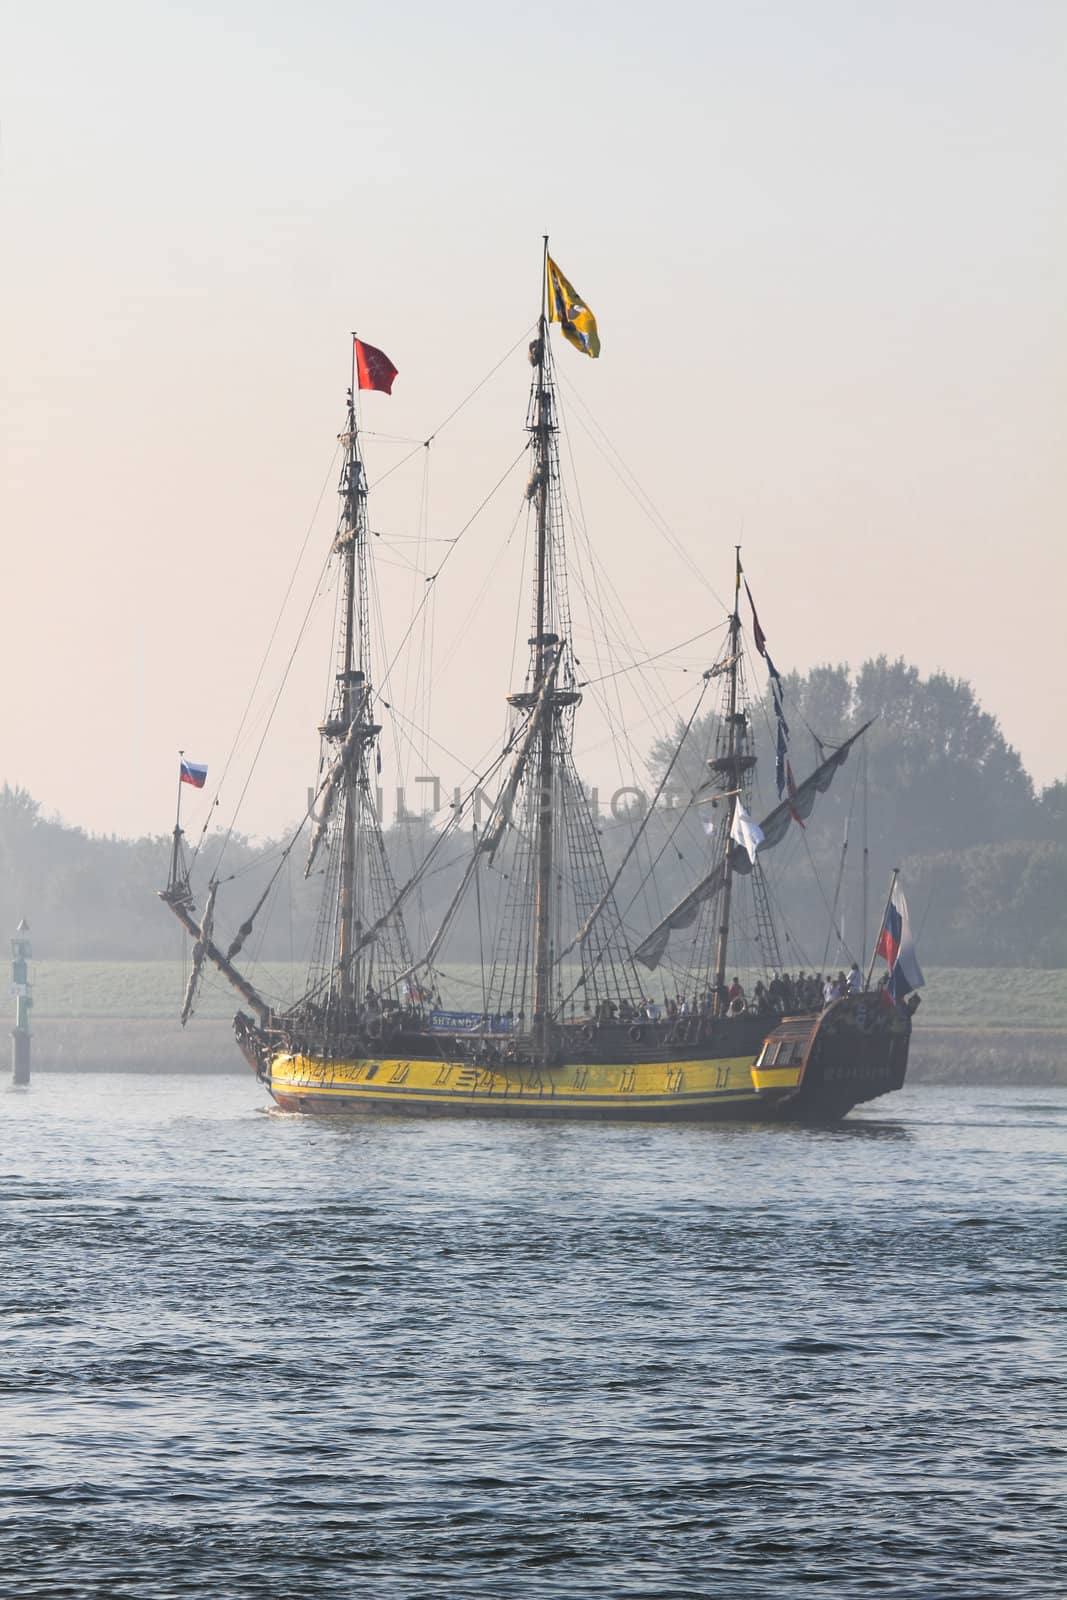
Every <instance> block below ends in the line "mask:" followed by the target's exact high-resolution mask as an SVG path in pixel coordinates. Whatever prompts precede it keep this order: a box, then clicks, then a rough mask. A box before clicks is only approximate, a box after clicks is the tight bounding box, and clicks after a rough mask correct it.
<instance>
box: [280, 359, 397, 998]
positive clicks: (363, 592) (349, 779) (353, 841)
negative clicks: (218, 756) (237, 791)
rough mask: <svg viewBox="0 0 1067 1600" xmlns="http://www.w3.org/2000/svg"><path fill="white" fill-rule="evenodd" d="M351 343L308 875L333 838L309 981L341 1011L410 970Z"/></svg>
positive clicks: (315, 992) (385, 988)
mask: <svg viewBox="0 0 1067 1600" xmlns="http://www.w3.org/2000/svg"><path fill="white" fill-rule="evenodd" d="M356 347H357V341H356V338H355V335H353V364H352V383H351V387H350V388H349V390H348V393H347V397H346V401H347V405H346V415H345V427H344V431H343V432H342V434H341V435H340V443H341V446H342V449H343V451H344V459H343V463H342V467H341V476H340V481H339V483H338V496H339V499H340V513H339V517H338V525H337V533H336V536H335V539H334V546H333V548H334V553H335V554H336V555H337V556H338V558H339V560H340V567H341V572H340V589H341V596H340V606H339V618H338V636H337V645H336V657H335V659H336V671H335V675H334V685H333V693H332V697H331V700H330V704H329V709H328V711H327V714H326V717H325V720H324V721H323V722H322V723H320V725H319V734H320V737H321V739H322V742H323V766H324V767H325V768H326V777H325V779H324V781H323V782H322V784H321V785H320V790H319V801H318V818H317V821H316V826H315V831H314V833H313V835H312V841H311V848H310V850H309V855H308V863H307V868H306V869H305V875H306V874H307V873H310V871H311V868H312V866H313V864H314V862H315V859H316V856H317V854H318V849H319V845H320V844H321V843H322V842H323V840H324V839H325V838H326V836H327V835H328V834H332V836H333V837H332V841H331V845H330V848H329V859H328V862H327V866H326V872H325V878H326V887H325V891H324V896H323V905H322V912H321V914H320V921H319V935H318V939H317V946H318V950H317V957H316V962H315V965H316V966H317V968H318V971H319V974H320V976H319V979H318V981H317V982H313V983H312V989H311V993H312V994H313V995H315V997H316V998H318V997H320V996H321V995H322V993H323V991H325V993H326V995H327V997H328V999H329V1000H331V1001H333V1002H335V1003H336V1004H337V1005H338V1006H339V1007H340V1011H341V1013H342V1014H344V1013H345V1012H347V1011H349V1010H350V1009H351V1008H352V1007H353V1006H358V1005H360V1004H362V1003H363V1002H364V1001H365V1000H366V999H367V998H368V997H370V996H371V993H372V991H373V990H374V980H375V979H376V980H377V991H378V992H385V991H388V990H389V989H392V988H395V986H396V978H397V974H398V973H399V972H400V971H401V969H402V968H404V967H405V966H408V965H410V961H411V954H410V950H409V948H408V943H407V937H406V934H405V933H404V929H403V923H402V921H401V920H400V918H399V916H394V915H390V914H389V908H390V907H391V906H392V904H393V902H394V901H395V898H396V885H395V882H394V881H393V876H392V872H391V869H390V867H389V863H388V859H387V857H386V853H385V844H384V840H383V838H382V833H381V821H380V818H379V816H378V810H377V805H376V802H375V796H374V787H375V785H374V778H373V775H372V771H373V767H374V765H375V763H376V762H377V765H378V769H379V770H380V761H378V758H377V751H376V745H377V740H378V735H379V734H380V732H381V725H380V723H378V722H377V721H376V720H375V717H374V706H373V689H372V678H371V672H372V662H371V643H370V641H371V634H370V574H369V567H370V561H369V551H368V541H369V537H370V528H369V522H368V516H367V478H366V470H365V467H364V463H363V456H362V452H361V449H360V437H359V421H358V416H357V412H356V394H357V384H356V356H355V351H356ZM383 914H384V916H385V920H386V923H387V926H386V927H385V928H383V930H382V937H381V938H380V939H379V940H378V941H377V942H376V943H375V944H374V945H368V942H367V940H366V939H365V938H364V937H363V935H364V934H365V932H366V929H367V927H368V925H370V924H372V923H374V922H375V921H376V920H377V919H379V918H381V917H382V916H383Z"/></svg>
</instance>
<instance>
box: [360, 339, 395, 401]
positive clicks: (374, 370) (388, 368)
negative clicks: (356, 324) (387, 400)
mask: <svg viewBox="0 0 1067 1600" xmlns="http://www.w3.org/2000/svg"><path fill="white" fill-rule="evenodd" d="M395 377H396V368H395V367H394V366H393V363H392V362H391V361H390V359H389V357H388V356H387V355H386V353H385V351H384V350H376V349H375V348H374V346H373V345H372V344H364V343H363V340H362V339H357V340H356V385H357V387H358V388H360V389H380V390H381V391H382V393H383V394H392V392H393V379H394V378H395Z"/></svg>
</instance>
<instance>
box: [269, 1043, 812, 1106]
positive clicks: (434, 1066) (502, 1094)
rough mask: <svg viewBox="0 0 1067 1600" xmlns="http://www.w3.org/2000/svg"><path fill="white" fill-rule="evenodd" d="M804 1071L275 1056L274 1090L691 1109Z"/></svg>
mask: <svg viewBox="0 0 1067 1600" xmlns="http://www.w3.org/2000/svg"><path fill="white" fill-rule="evenodd" d="M799 1081H800V1068H799V1067H791V1068H789V1067H787V1068H773V1069H769V1070H767V1071H765V1072H759V1073H758V1074H757V1071H756V1069H754V1068H753V1065H752V1058H751V1056H734V1057H728V1058H720V1059H718V1060H710V1061H679V1062H640V1063H635V1064H632V1065H628V1064H625V1063H620V1064H618V1065H609V1064H603V1063H589V1064H588V1065H583V1064H573V1063H572V1064H570V1065H568V1066H565V1067H552V1068H536V1067H516V1066H511V1065H497V1066H492V1067H488V1066H476V1065H475V1064H474V1063H472V1062H469V1061H451V1062H450V1061H425V1060H404V1059H401V1058H396V1057H387V1058H385V1059H378V1060H371V1059H367V1060H356V1061H328V1062H323V1061H317V1060H315V1058H314V1057H309V1056H303V1055H278V1056H275V1057H274V1059H273V1061H272V1062H271V1082H270V1086H271V1089H272V1090H273V1091H275V1092H277V1093H278V1094H280V1095H294V1096H307V1095H327V1096H331V1097H339V1098H347V1099H350V1100H352V1101H353V1102H359V1101H371V1100H375V1101H379V1102H380V1101H382V1100H390V1099H394V1100H397V1101H401V1100H403V1101H404V1102H411V1101H421V1102H423V1103H426V1104H442V1103H452V1104H456V1103H459V1104H466V1105H468V1106H472V1105H479V1104H483V1105H493V1104H497V1105H499V1104H500V1103H501V1102H503V1101H506V1102H507V1103H508V1104H509V1105H512V1106H515V1105H528V1106H529V1107H530V1108H531V1110H532V1109H533V1108H534V1107H536V1106H538V1105H541V1106H543V1105H545V1104H548V1105H555V1106H563V1105H567V1106H574V1107H576V1108H577V1107H581V1106H588V1107H589V1108H590V1109H592V1108H594V1107H598V1108H603V1107H613V1108H616V1109H619V1110H622V1109H625V1108H626V1107H627V1106H632V1107H634V1108H635V1109H636V1108H640V1109H643V1110H644V1109H648V1108H649V1106H664V1107H666V1106H670V1105H672V1104H674V1105H678V1104H682V1105H686V1106H694V1105H701V1104H711V1103H712V1102H714V1103H715V1104H722V1103H724V1102H728V1101H739V1100H745V1099H749V1098H751V1099H753V1100H755V1099H756V1098H757V1094H758V1093H760V1092H763V1093H766V1091H768V1090H770V1091H772V1093H773V1092H774V1091H777V1092H778V1093H781V1092H783V1091H785V1090H788V1089H791V1088H795V1087H796V1086H797V1084H798V1083H799Z"/></svg>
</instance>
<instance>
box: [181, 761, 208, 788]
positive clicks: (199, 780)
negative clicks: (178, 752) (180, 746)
mask: <svg viewBox="0 0 1067 1600" xmlns="http://www.w3.org/2000/svg"><path fill="white" fill-rule="evenodd" d="M181 781H182V783H191V784H192V786H193V788H194V789H202V788H203V787H204V785H205V783H206V782H207V768H206V767H202V766H201V765H200V763H199V761H186V759H185V757H184V756H182V770H181Z"/></svg>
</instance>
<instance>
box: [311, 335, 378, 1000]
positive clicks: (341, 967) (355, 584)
mask: <svg viewBox="0 0 1067 1600" xmlns="http://www.w3.org/2000/svg"><path fill="white" fill-rule="evenodd" d="M355 351H356V335H355V334H353V335H352V383H351V387H350V389H349V391H348V415H347V424H346V429H345V432H344V434H343V435H342V443H343V444H344V447H345V460H344V466H343V467H342V470H341V484H340V494H341V502H342V506H341V524H340V527H339V528H338V531H337V548H338V551H339V553H340V555H341V562H342V595H343V599H342V606H341V638H340V650H339V663H340V670H339V671H338V674H337V699H336V702H335V703H336V713H337V714H336V715H334V716H333V717H331V718H330V719H329V720H328V721H327V722H326V723H325V724H324V725H323V727H322V729H321V730H320V731H321V732H322V733H323V734H324V736H325V737H327V738H330V739H332V740H335V741H336V742H337V743H338V744H340V745H344V742H345V740H346V739H348V737H349V734H350V733H351V732H352V730H353V728H354V727H355V725H356V724H357V722H359V721H360V719H361V718H364V717H365V720H364V721H363V723H362V726H361V727H360V728H359V731H358V733H357V735H356V737H355V739H354V740H353V741H351V742H350V744H349V747H348V748H349V751H350V754H349V756H348V760H347V762H346V765H345V770H344V773H343V777H342V783H343V814H342V821H341V865H340V882H339V902H340V903H339V908H338V937H337V965H338V974H339V988H338V993H339V998H340V999H341V1001H342V1002H350V1001H352V1000H356V999H359V998H360V991H361V983H360V977H361V974H360V966H359V961H358V957H357V955H356V941H357V939H358V936H359V933H360V931H361V930H360V924H359V920H358V914H357V906H356V899H357V881H358V877H359V846H360V838H359V831H358V828H357V819H358V816H359V812H360V806H361V799H362V796H361V785H362V783H363V781H364V755H363V749H364V745H365V744H369V743H370V742H372V741H373V739H374V738H375V736H376V735H377V733H378V731H379V730H378V729H377V727H375V726H374V724H373V723H372V722H371V721H370V717H369V706H368V693H367V686H366V670H365V666H366V663H365V651H366V647H367V645H366V641H367V630H368V598H367V551H366V535H367V514H366V513H367V485H366V479H365V477H364V472H363V461H362V459H361V457H360V453H359V427H358V423H357V420H356V398H355V397H356V354H355Z"/></svg>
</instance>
